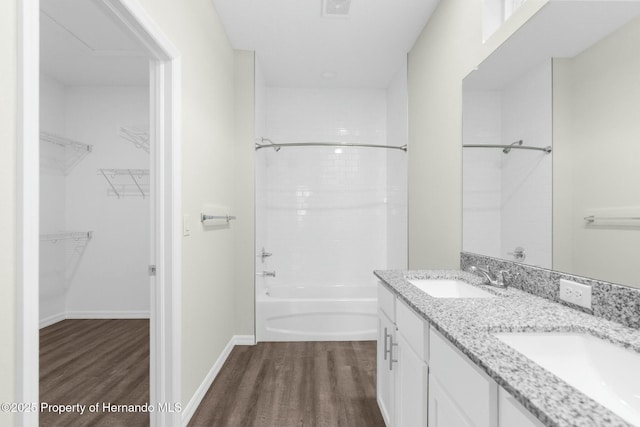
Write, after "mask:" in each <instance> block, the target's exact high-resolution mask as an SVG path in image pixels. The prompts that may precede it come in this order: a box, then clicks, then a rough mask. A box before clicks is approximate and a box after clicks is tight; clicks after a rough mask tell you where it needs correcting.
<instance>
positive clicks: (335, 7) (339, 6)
mask: <svg viewBox="0 0 640 427" xmlns="http://www.w3.org/2000/svg"><path fill="white" fill-rule="evenodd" d="M350 7H351V0H322V15H323V16H326V17H331V18H333V17H338V18H345V17H347V16H349V8H350Z"/></svg>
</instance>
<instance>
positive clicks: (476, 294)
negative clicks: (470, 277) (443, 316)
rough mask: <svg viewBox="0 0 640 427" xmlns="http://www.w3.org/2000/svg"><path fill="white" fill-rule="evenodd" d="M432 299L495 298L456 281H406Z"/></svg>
mask: <svg viewBox="0 0 640 427" xmlns="http://www.w3.org/2000/svg"><path fill="white" fill-rule="evenodd" d="M408 282H409V283H411V284H412V285H413V286H415V287H417V288H418V289H420V290H421V291H424V292H426V293H427V294H429V295H431V296H432V297H434V298H495V295H493V294H492V293H490V292H487V291H485V290H484V289H481V288H479V287H477V286H473V285H470V284H468V283H467V282H463V281H462V280H456V279H408Z"/></svg>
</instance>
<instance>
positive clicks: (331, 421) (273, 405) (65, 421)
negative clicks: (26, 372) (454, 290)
mask: <svg viewBox="0 0 640 427" xmlns="http://www.w3.org/2000/svg"><path fill="white" fill-rule="evenodd" d="M375 393H376V343H375V342H372V341H366V342H298V343H260V344H258V345H255V346H237V347H235V348H234V349H233V351H232V352H231V355H230V356H229V358H228V359H227V361H226V363H225V364H224V366H223V368H222V369H221V371H220V373H219V374H218V376H217V378H216V380H215V381H214V383H213V385H212V386H211V387H210V389H209V391H208V392H207V394H206V395H205V397H204V399H203V401H202V403H201V404H200V406H199V407H198V410H197V411H196V413H195V414H194V416H193V417H192V419H191V422H190V423H189V426H192V427H216V426H218V427H253V426H264V427H289V426H300V427H302V426H305V427H306V426H314V427H315V426H317V427H321V426H326V427H340V426H347V427H377V426H380V427H384V421H383V420H382V416H381V414H380V411H379V409H378V405H377V403H376V394H375ZM148 400H149V322H148V320H65V321H63V322H59V323H56V324H55V325H52V326H49V327H47V328H44V329H42V330H41V331H40V401H41V402H46V403H49V404H70V405H73V404H83V405H87V406H88V405H92V404H95V403H98V404H99V405H100V407H101V405H102V404H103V403H112V404H117V405H118V404H119V405H125V404H140V405H142V404H144V403H146V402H148ZM40 425H41V426H43V427H58V426H65V427H67V426H78V427H82V426H92V427H93V426H105V427H106V426H113V427H116V426H117V427H125V426H126V427H138V426H148V425H149V416H148V414H145V413H122V412H121V413H105V412H104V411H103V410H100V411H98V412H96V413H88V409H87V410H86V411H85V414H84V415H79V414H77V413H66V414H62V415H57V414H55V413H51V412H41V414H40Z"/></svg>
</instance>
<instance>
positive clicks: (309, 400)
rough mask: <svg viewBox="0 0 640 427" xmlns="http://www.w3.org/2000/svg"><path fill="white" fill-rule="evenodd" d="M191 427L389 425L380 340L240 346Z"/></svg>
mask: <svg viewBox="0 0 640 427" xmlns="http://www.w3.org/2000/svg"><path fill="white" fill-rule="evenodd" d="M189 426H191V427H216V426H218V427H253V426H264V427H290V426H305V427H306V426H318V427H319V426H326V427H339V426H345V427H346V426H348V427H377V426H380V427H384V421H383V420H382V415H381V414H380V410H379V409H378V405H377V403H376V343H375V342H372V341H367V342H298V343H259V344H257V345H255V346H237V347H235V348H234V349H233V351H232V352H231V355H230V356H229V358H228V359H227V362H226V363H225V365H224V366H223V368H222V370H221V371H220V373H219V374H218V376H217V378H216V380H215V381H214V383H213V385H212V386H211V388H210V389H209V391H208V392H207V394H206V395H205V397H204V399H203V401H202V403H201V404H200V406H199V408H198V410H197V411H196V413H195V414H194V416H193V417H192V419H191V422H190V423H189Z"/></svg>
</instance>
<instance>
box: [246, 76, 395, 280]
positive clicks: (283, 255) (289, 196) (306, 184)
mask: <svg viewBox="0 0 640 427" xmlns="http://www.w3.org/2000/svg"><path fill="white" fill-rule="evenodd" d="M266 105H267V108H266V110H267V136H268V137H269V138H271V139H273V140H274V141H285V142H296V141H345V142H365V143H369V144H386V143H387V137H386V115H387V108H386V92H385V91H384V90H353V89H326V90H323V89H284V88H269V89H268V90H267V103H266ZM341 150H342V152H341V153H336V149H335V148H333V147H300V148H282V149H281V150H280V151H279V152H275V151H274V150H271V149H263V150H260V151H259V152H258V156H259V157H260V156H263V157H264V158H266V160H263V161H266V165H267V166H266V169H267V182H268V183H267V192H268V198H267V224H266V225H267V237H266V238H267V241H268V243H269V246H268V247H266V250H267V251H269V252H273V257H272V258H271V259H270V260H269V264H268V265H269V268H271V269H273V270H275V271H276V273H277V277H276V278H275V279H269V282H270V283H274V284H280V285H281V284H284V285H291V286H299V285H320V286H322V285H344V284H354V283H357V284H372V285H373V284H375V278H374V277H373V275H372V270H374V269H377V268H385V266H386V264H387V233H386V228H387V206H386V204H385V199H386V193H387V171H386V168H387V150H381V149H371V148H342V149H341ZM401 154H403V153H401Z"/></svg>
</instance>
